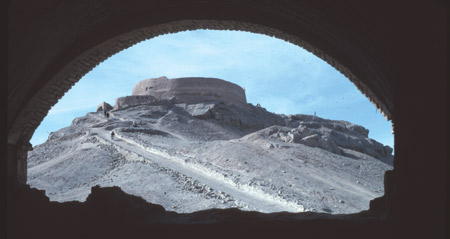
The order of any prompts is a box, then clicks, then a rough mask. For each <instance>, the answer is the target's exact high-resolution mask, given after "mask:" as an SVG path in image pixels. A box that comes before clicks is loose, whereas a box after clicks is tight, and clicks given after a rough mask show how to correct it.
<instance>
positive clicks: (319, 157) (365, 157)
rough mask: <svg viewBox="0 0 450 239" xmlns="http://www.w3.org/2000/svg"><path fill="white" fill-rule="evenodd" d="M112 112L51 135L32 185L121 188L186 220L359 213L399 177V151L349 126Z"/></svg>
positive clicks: (156, 106) (190, 109)
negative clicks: (209, 212)
mask: <svg viewBox="0 0 450 239" xmlns="http://www.w3.org/2000/svg"><path fill="white" fill-rule="evenodd" d="M109 114H110V116H109V118H107V117H105V116H104V114H103V112H101V111H99V112H92V113H88V114H87V115H86V116H83V117H79V118H76V119H74V120H73V122H72V124H71V126H69V127H66V128H63V129H61V130H59V131H57V132H54V133H51V134H50V136H49V138H48V140H47V141H46V142H45V143H43V144H41V145H38V146H36V147H35V148H34V149H33V151H31V152H30V153H29V156H28V183H29V184H30V185H31V186H32V187H36V188H38V189H44V190H45V191H46V194H47V195H48V196H49V198H50V199H51V200H56V201H71V200H78V201H84V200H86V197H87V196H88V195H89V193H90V191H91V188H92V187H94V186H95V185H100V186H103V187H106V186H119V187H121V188H122V189H123V190H124V191H125V192H126V193H129V194H133V195H137V196H140V197H142V198H144V199H145V200H147V201H149V202H152V203H156V204H160V205H162V206H163V207H164V208H165V209H166V210H169V211H176V212H183V213H184V212H193V211H198V210H204V209H210V208H229V207H236V208H240V209H242V210H255V211H260V212H275V211H290V212H301V211H317V212H326V213H353V212H359V211H361V210H365V209H368V207H369V201H370V200H372V199H373V198H375V197H379V196H382V195H383V192H384V191H383V175H384V172H385V171H386V170H388V169H392V161H393V156H392V149H391V148H390V147H388V146H384V145H382V144H380V143H378V142H376V141H375V140H372V139H369V138H368V130H367V129H365V128H364V127H362V126H359V125H355V124H352V123H349V122H346V121H334V120H327V119H322V118H320V117H315V116H310V115H300V114H299V115H289V116H285V115H278V114H273V113H270V112H268V111H266V110H265V109H264V108H262V107H256V106H253V105H251V104H245V105H242V104H240V105H234V104H226V103H224V102H215V101H210V102H202V103H195V104H186V103H179V102H177V101H174V100H173V99H157V98H153V99H152V100H151V101H147V102H144V103H142V102H140V103H139V104H131V105H127V107H115V109H113V110H111V111H109ZM112 132H114V136H113V137H111V133H112Z"/></svg>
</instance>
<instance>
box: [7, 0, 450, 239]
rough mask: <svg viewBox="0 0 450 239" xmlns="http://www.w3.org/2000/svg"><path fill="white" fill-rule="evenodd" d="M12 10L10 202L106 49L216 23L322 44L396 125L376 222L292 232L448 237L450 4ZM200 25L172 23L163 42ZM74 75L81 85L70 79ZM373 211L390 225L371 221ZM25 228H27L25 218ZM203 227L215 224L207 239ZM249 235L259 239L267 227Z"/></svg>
mask: <svg viewBox="0 0 450 239" xmlns="http://www.w3.org/2000/svg"><path fill="white" fill-rule="evenodd" d="M7 4H8V86H7V87H8V100H7V105H8V106H7V141H8V144H7V151H8V153H7V160H4V161H6V162H4V167H5V168H7V170H6V171H7V182H8V194H7V195H8V203H11V202H14V197H13V200H12V201H11V200H9V199H10V198H11V195H13V196H14V194H15V191H14V189H15V188H14V186H15V185H17V184H23V183H24V181H23V176H25V177H26V151H27V150H28V147H29V144H28V145H27V143H28V139H27V138H29V136H30V135H31V134H32V132H33V131H34V129H35V126H37V125H38V124H39V122H40V120H41V119H42V118H44V116H45V115H46V114H47V112H48V110H49V107H50V106H51V105H53V104H54V103H55V102H56V101H57V100H58V98H59V97H61V96H62V94H63V93H61V91H62V92H65V91H67V90H68V89H70V87H71V85H73V83H74V82H76V81H77V79H79V78H81V76H82V75H84V74H85V73H86V72H88V71H89V70H90V69H91V68H93V67H94V66H95V64H96V63H99V62H101V60H102V59H106V58H107V57H108V56H109V55H108V54H109V53H108V52H107V51H93V50H94V49H96V47H98V46H103V47H105V49H112V50H113V51H115V52H118V51H120V50H121V49H125V48H126V47H128V46H130V45H132V44H134V43H135V42H134V43H133V41H132V39H133V38H132V37H131V38H130V37H128V38H127V37H126V36H130V35H129V34H131V35H132V33H133V31H135V30H136V29H143V28H146V27H157V26H162V25H164V24H171V23H176V22H182V21H185V22H186V20H192V21H197V22H198V21H206V22H208V24H210V25H211V26H209V27H215V26H216V25H219V26H220V24H221V23H222V22H236V23H238V24H239V25H242V24H244V23H246V24H251V25H246V26H244V29H243V30H247V31H251V32H256V31H257V30H258V29H259V27H266V28H270V29H276V30H277V31H280V32H282V33H284V34H288V35H290V36H295V37H297V38H298V39H302V40H303V41H305V42H307V43H310V44H312V45H313V46H315V47H316V48H317V49H318V50H320V51H321V52H324V53H326V54H327V55H328V56H329V57H330V59H333V61H335V62H338V63H339V64H340V65H342V66H345V67H346V68H347V69H349V70H350V71H351V73H353V75H354V76H355V77H356V78H357V79H358V80H359V81H360V82H361V84H364V85H365V86H364V85H362V88H363V89H369V90H370V92H369V91H368V92H366V94H367V95H369V98H370V99H372V100H373V101H375V103H376V104H378V107H379V108H380V109H381V111H382V112H384V113H385V114H386V115H387V117H388V118H390V119H392V120H393V121H395V125H394V126H395V133H396V135H395V152H396V154H395V161H394V170H393V171H389V173H387V174H386V175H385V192H386V194H385V197H382V198H378V199H377V200H374V201H372V202H373V205H372V203H371V206H370V207H371V210H370V211H369V217H365V216H367V214H365V213H363V212H361V213H360V214H357V215H349V216H347V217H345V218H343V217H334V218H332V219H330V220H328V219H327V220H326V221H324V220H319V221H316V220H314V221H312V220H311V221H308V220H306V221H305V222H302V221H298V220H294V219H293V220H287V223H286V224H285V223H284V222H282V224H283V226H285V227H283V228H285V229H286V230H285V231H287V232H295V233H298V232H299V229H300V232H301V233H306V234H305V235H311V236H312V235H314V236H318V237H322V238H329V237H330V235H332V236H334V237H343V238H344V237H345V238H361V237H371V235H368V232H370V233H372V232H375V234H372V238H380V237H386V236H387V237H392V238H399V237H411V238H444V237H445V235H446V234H448V233H447V232H446V231H448V230H446V229H447V221H446V220H445V218H446V210H445V208H446V207H448V200H447V198H448V190H447V188H448V187H447V186H446V182H448V180H446V177H447V175H448V173H447V171H448V160H447V159H448V152H447V151H448V145H447V144H448V135H447V134H446V132H445V130H443V129H445V128H448V113H447V111H448V110H447V109H448V105H447V104H446V101H445V98H446V96H447V93H448V70H447V68H448V67H447V65H448V64H447V63H448V56H447V54H446V53H447V51H448V31H447V29H448V26H447V25H448V21H447V20H446V19H447V18H448V7H449V5H448V3H447V2H446V1H441V0H437V1H426V2H424V1H388V0H386V1H383V0H380V1H364V3H363V2H361V1H358V0H350V1H314V0H292V1H291V0H282V1H280V0H223V1H210V0H209V1H208V0H204V1H198V0H166V1H156V0H148V1H140V0H133V1H130V0H115V1H109V0H97V1H91V0H79V1H54V0H42V1H25V0H9V1H8V2H7ZM418 16H420V17H418ZM255 27H256V28H257V29H254V28H255ZM199 28H200V27H199V26H198V25H194V26H190V25H185V26H184V27H182V28H180V27H179V26H177V25H170V26H167V28H166V29H165V32H164V33H171V32H177V31H181V30H188V29H199ZM205 28H206V27H205ZM221 28H223V26H221ZM161 34H162V32H161ZM112 39H114V40H112ZM109 40H111V41H109ZM127 40H129V41H131V42H127ZM103 44H104V45H103ZM313 51H314V50H313ZM96 54H97V55H96ZM330 61H331V60H330ZM94 62H96V63H94ZM71 63H76V64H71ZM331 64H332V65H334V64H333V63H331ZM68 73H71V74H72V75H71V76H72V78H67V77H66V78H65V76H69V75H70V74H68ZM371 94H373V96H371ZM394 105H395V107H394ZM430 112H433V115H432V117H430ZM418 126H426V127H418ZM5 164H6V165H5ZM18 174H19V175H18ZM20 174H22V175H20ZM21 176H22V178H21ZM20 180H22V181H20ZM446 192H447V197H446ZM16 198H19V199H20V198H21V196H20V195H19V196H17V197H16ZM25 199H26V196H23V195H22V200H21V201H19V203H18V204H19V207H21V206H23V205H22V204H27V203H28V201H27V200H25ZM423 205H426V206H423ZM9 207H10V204H8V209H9ZM372 209H374V210H375V211H377V212H378V213H382V216H381V217H382V218H385V219H381V220H380V221H379V220H378V219H375V218H374V217H373V215H372V216H370V214H371V213H373V210H372ZM8 215H9V213H8ZM246 215H247V216H248V214H246ZM378 215H380V214H378ZM378 215H375V217H376V218H379V216H378ZM238 218H239V217H238ZM240 218H241V220H242V219H243V218H244V220H246V219H247V218H249V217H244V216H242V217H240ZM21 219H22V218H21ZM267 222H268V223H267V224H264V225H263V224H259V225H260V227H257V229H261V228H265V229H267V230H266V231H264V232H262V233H261V234H263V233H265V232H271V233H273V235H279V234H278V233H279V232H280V231H279V230H276V229H277V228H276V226H274V225H276V224H278V225H280V223H278V222H279V221H277V220H275V219H274V217H270V218H269V219H268V221H267ZM361 222H362V223H361ZM8 224H9V221H8ZM16 224H17V225H16V226H17V228H20V229H22V228H21V227H22V226H23V221H18V222H16ZM361 225H365V227H361ZM311 226H313V227H311ZM162 228H164V229H165V228H167V227H162ZM169 228H175V229H180V227H169ZM203 228H207V229H208V228H209V229H211V228H212V227H209V226H205V227H202V228H200V229H198V230H197V231H200V230H201V229H203ZM222 228H223V229H227V230H228V229H229V228H228V227H226V228H225V227H222ZM52 229H53V228H52ZM171 231H177V230H171ZM178 231H179V232H181V233H185V232H186V230H178ZM224 231H225V230H224ZM229 231H230V230H229ZM249 231H251V232H252V235H253V232H255V231H257V230H249ZM324 231H328V232H329V235H328V236H327V235H324V234H323V232H324ZM8 232H11V230H8ZM265 235H266V237H267V235H268V234H265ZM320 235H322V236H320Z"/></svg>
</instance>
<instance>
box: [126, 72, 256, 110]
mask: <svg viewBox="0 0 450 239" xmlns="http://www.w3.org/2000/svg"><path fill="white" fill-rule="evenodd" d="M137 95H150V96H153V97H155V98H156V99H170V98H174V100H175V103H186V104H197V103H202V102H223V103H225V104H227V105H237V106H240V107H244V106H246V105H247V99H246V97H245V91H244V89H243V88H242V87H240V86H238V85H236V84H233V83H231V82H228V81H224V80H221V79H217V78H204V77H185V78H174V79H168V78H167V77H165V76H162V77H159V78H151V79H147V80H143V81H141V82H139V83H137V84H136V85H135V86H134V87H133V96H137Z"/></svg>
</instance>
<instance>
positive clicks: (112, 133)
mask: <svg viewBox="0 0 450 239" xmlns="http://www.w3.org/2000/svg"><path fill="white" fill-rule="evenodd" d="M114 135H115V134H114V131H111V139H114Z"/></svg>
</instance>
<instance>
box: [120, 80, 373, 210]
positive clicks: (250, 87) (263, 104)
mask: <svg viewBox="0 0 450 239" xmlns="http://www.w3.org/2000/svg"><path fill="white" fill-rule="evenodd" d="M245 88H246V89H247V90H249V89H250V88H251V87H248V86H246V87H245ZM258 104H259V103H257V105H258ZM264 105H265V104H264V103H263V106H264ZM299 113H300V112H299ZM122 136H123V135H122ZM379 176H381V175H379ZM330 211H331V210H330ZM325 212H327V211H325Z"/></svg>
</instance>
